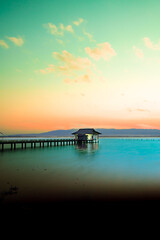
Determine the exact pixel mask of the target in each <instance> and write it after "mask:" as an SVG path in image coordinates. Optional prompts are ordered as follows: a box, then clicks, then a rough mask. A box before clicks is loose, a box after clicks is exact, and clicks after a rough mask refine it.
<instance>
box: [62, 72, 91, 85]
mask: <svg viewBox="0 0 160 240" xmlns="http://www.w3.org/2000/svg"><path fill="white" fill-rule="evenodd" d="M91 81H92V80H91V76H90V74H84V75H81V76H77V77H72V78H65V79H64V82H65V83H79V82H85V83H90V82H91Z"/></svg>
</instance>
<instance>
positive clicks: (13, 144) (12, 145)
mask: <svg viewBox="0 0 160 240" xmlns="http://www.w3.org/2000/svg"><path fill="white" fill-rule="evenodd" d="M93 142H95V140H83V141H80V140H75V139H72V138H71V139H52V138H50V139H21V140H19V139H17V140H16V139H14V140H13V139H12V140H1V141H0V151H2V152H3V151H4V150H11V151H12V150H16V149H17V146H18V149H26V148H29V147H30V148H37V147H39V148H44V147H54V146H65V145H74V144H82V143H93ZM6 145H8V146H9V148H8V147H7V148H5V146H6Z"/></svg>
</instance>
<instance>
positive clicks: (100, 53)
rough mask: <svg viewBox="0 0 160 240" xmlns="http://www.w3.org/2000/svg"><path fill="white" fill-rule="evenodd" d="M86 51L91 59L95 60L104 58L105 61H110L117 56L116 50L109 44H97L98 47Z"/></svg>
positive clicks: (87, 48) (88, 48)
mask: <svg viewBox="0 0 160 240" xmlns="http://www.w3.org/2000/svg"><path fill="white" fill-rule="evenodd" d="M85 51H86V53H87V54H88V55H89V56H90V57H91V58H93V59H95V60H99V59H101V58H103V59H104V60H105V61H108V60H110V58H111V57H113V56H115V55H116V52H115V50H114V49H113V48H112V47H111V45H110V44H109V43H108V42H104V43H101V44H97V47H96V48H93V49H91V48H90V47H86V48H85Z"/></svg>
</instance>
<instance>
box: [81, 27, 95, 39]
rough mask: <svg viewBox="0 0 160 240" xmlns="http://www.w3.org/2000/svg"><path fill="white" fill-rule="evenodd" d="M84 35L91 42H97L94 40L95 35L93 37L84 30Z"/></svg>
mask: <svg viewBox="0 0 160 240" xmlns="http://www.w3.org/2000/svg"><path fill="white" fill-rule="evenodd" d="M83 34H84V35H85V36H87V38H88V39H89V41H90V42H96V41H95V40H94V39H93V35H91V34H90V33H88V32H86V31H85V30H83Z"/></svg>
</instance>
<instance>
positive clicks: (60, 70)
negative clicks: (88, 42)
mask: <svg viewBox="0 0 160 240" xmlns="http://www.w3.org/2000/svg"><path fill="white" fill-rule="evenodd" d="M52 54H53V57H54V58H55V59H56V60H57V64H56V65H52V64H50V65H48V67H47V68H45V69H40V70H35V73H41V74H43V75H45V74H50V73H55V74H57V75H58V76H62V77H63V81H64V83H67V84H70V83H71V84H72V83H80V82H81V83H91V82H92V81H93V80H94V79H96V80H98V81H101V82H104V81H106V79H105V78H104V77H103V76H102V74H100V73H99V71H98V70H97V69H96V67H95V64H93V63H92V62H91V60H90V59H88V58H87V57H84V58H82V57H79V56H78V57H76V56H74V55H73V54H71V53H70V52H68V51H66V50H64V51H62V52H53V53H52Z"/></svg>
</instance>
